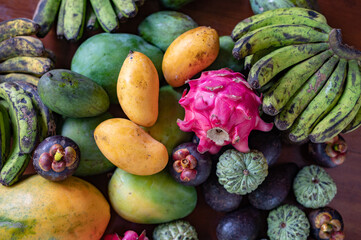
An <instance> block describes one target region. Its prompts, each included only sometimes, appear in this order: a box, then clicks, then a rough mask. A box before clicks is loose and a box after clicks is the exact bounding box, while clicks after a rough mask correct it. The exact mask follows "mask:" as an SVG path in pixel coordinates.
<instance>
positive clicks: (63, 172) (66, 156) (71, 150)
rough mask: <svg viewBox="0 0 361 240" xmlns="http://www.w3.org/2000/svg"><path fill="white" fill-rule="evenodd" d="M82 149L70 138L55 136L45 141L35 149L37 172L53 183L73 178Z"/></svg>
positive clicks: (34, 163)
mask: <svg viewBox="0 0 361 240" xmlns="http://www.w3.org/2000/svg"><path fill="white" fill-rule="evenodd" d="M79 159H80V149H79V147H78V145H77V144H76V143H75V142H74V141H73V140H71V139H70V138H68V137H64V136H60V135H55V136H51V137H48V138H46V139H44V140H43V141H42V142H41V143H40V144H39V145H38V146H37V148H36V149H35V151H34V154H33V165H34V169H35V171H36V172H37V173H38V174H39V175H41V176H42V177H44V178H46V179H48V180H51V181H62V180H64V179H66V178H67V177H69V176H71V175H72V174H73V173H74V172H75V170H76V169H77V167H78V166H79Z"/></svg>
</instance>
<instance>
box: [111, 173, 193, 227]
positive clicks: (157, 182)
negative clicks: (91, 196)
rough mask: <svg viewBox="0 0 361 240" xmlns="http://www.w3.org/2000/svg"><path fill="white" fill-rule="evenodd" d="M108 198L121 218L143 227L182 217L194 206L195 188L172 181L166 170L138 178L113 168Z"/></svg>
mask: <svg viewBox="0 0 361 240" xmlns="http://www.w3.org/2000/svg"><path fill="white" fill-rule="evenodd" d="M108 195H109V200H110V203H111V205H112V207H113V209H114V210H115V211H116V212H117V213H118V214H119V215H120V216H121V217H122V218H124V219H126V220H128V221H130V222H134V223H143V224H156V223H164V222H169V221H172V220H176V219H179V218H183V217H186V216H187V215H189V214H190V213H191V212H192V211H193V210H194V208H195V206H196V204H197V191H196V189H195V188H194V187H191V186H185V185H182V184H180V183H178V182H176V181H175V180H174V179H173V178H172V177H171V176H170V175H169V173H167V172H166V171H162V172H159V173H157V174H153V175H149V176H138V175H133V174H130V173H127V172H125V171H123V170H121V169H120V168H117V169H116V170H115V172H114V174H113V176H112V178H111V179H110V182H109V185H108Z"/></svg>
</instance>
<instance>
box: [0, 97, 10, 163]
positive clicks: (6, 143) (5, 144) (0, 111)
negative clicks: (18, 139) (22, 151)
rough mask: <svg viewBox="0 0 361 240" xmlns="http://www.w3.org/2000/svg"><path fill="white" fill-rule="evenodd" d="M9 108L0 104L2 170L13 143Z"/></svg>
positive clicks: (0, 159)
mask: <svg viewBox="0 0 361 240" xmlns="http://www.w3.org/2000/svg"><path fill="white" fill-rule="evenodd" d="M7 107H8V106H7ZM7 107H5V106H4V105H3V103H1V102H0V141H1V142H0V143H1V144H0V169H1V167H2V165H3V164H4V163H5V160H6V158H7V157H8V155H9V151H10V143H11V126H10V124H11V123H10V117H9V113H8V110H7Z"/></svg>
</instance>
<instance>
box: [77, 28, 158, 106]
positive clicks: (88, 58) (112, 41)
mask: <svg viewBox="0 0 361 240" xmlns="http://www.w3.org/2000/svg"><path fill="white" fill-rule="evenodd" d="M130 50H132V51H138V52H141V53H143V54H145V55H146V56H147V57H149V58H150V59H151V60H152V62H153V63H154V66H155V68H156V69H157V71H158V75H159V76H163V74H162V67H161V65H162V59H163V52H162V50H160V49H159V48H157V47H156V46H153V45H151V44H149V43H148V42H146V41H145V40H144V39H143V38H141V37H140V36H137V35H133V34H127V33H101V34H97V35H95V36H93V37H91V38H88V39H87V40H86V41H84V42H83V43H82V44H81V45H80V46H79V48H78V49H77V50H76V52H75V54H74V56H73V59H72V62H71V70H72V71H75V72H77V73H80V74H82V75H85V76H87V77H89V78H90V79H92V80H93V81H95V82H96V83H98V84H99V85H101V86H102V87H103V88H104V89H105V91H106V92H107V93H108V95H109V98H110V102H111V103H114V104H118V98H117V80H118V75H119V72H120V69H121V67H122V65H123V62H124V60H125V58H126V57H127V56H128V54H129V51H130Z"/></svg>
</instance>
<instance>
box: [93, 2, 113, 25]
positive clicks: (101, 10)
mask: <svg viewBox="0 0 361 240" xmlns="http://www.w3.org/2000/svg"><path fill="white" fill-rule="evenodd" d="M90 3H91V5H92V6H93V9H94V12H95V14H96V15H97V19H98V21H99V24H100V26H101V27H102V29H103V30H104V31H106V32H114V31H115V30H116V29H117V28H118V19H117V16H116V15H115V12H114V10H113V7H112V4H111V3H110V0H90Z"/></svg>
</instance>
